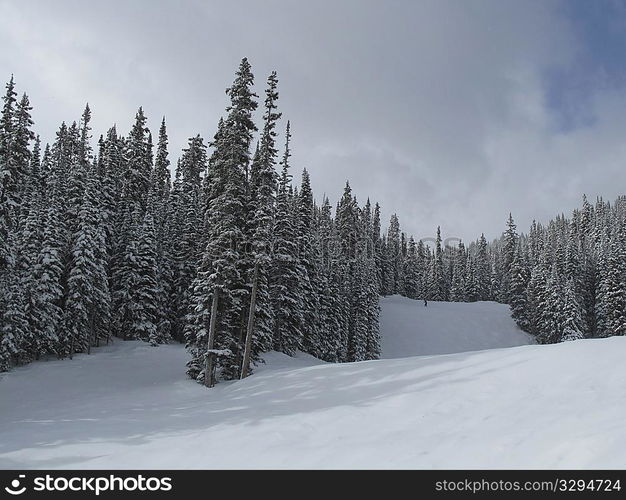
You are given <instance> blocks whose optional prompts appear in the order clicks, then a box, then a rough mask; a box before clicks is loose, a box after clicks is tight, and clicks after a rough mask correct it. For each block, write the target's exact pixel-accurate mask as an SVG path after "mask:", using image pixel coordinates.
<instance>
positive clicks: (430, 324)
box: [380, 295, 534, 359]
mask: <svg viewBox="0 0 626 500" xmlns="http://www.w3.org/2000/svg"><path fill="white" fill-rule="evenodd" d="M380 333H381V338H382V355H381V357H382V358H386V359H392V358H406V357H408V356H423V355H426V354H452V353H455V352H466V351H482V350H484V349H496V348H499V347H514V346H519V345H526V344H532V343H534V340H533V339H532V337H531V336H530V335H528V334H526V333H524V332H523V331H522V330H520V329H519V328H518V326H517V325H516V324H515V322H514V321H513V319H512V318H511V313H510V310H509V306H507V305H505V304H498V303H496V302H471V303H459V302H429V303H428V307H424V302H423V301H417V300H411V299H407V298H406V297H400V296H399V295H394V296H392V297H384V298H382V299H381V315H380Z"/></svg>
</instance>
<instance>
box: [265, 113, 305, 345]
mask: <svg viewBox="0 0 626 500" xmlns="http://www.w3.org/2000/svg"><path fill="white" fill-rule="evenodd" d="M290 139H291V130H290V124H289V122H287V131H286V135H285V152H284V154H283V157H282V160H281V167H282V169H281V175H280V179H279V183H278V193H277V197H276V216H275V222H274V262H273V266H272V270H271V278H270V294H271V297H272V308H273V310H274V335H273V343H274V349H275V350H277V351H280V352H284V353H285V354H289V355H293V354H295V352H296V351H297V350H301V349H303V348H304V331H303V322H304V317H303V304H302V297H301V294H300V286H301V284H302V275H301V272H300V270H301V269H300V265H299V262H298V246H297V233H296V231H297V226H296V223H297V218H296V217H295V215H296V214H295V213H294V211H293V210H292V207H293V200H292V196H293V195H292V194H291V174H290V173H289V168H290V165H289V158H290V156H291V149H290V144H289V143H290Z"/></svg>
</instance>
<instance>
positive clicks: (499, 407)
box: [0, 298, 626, 468]
mask: <svg viewBox="0 0 626 500" xmlns="http://www.w3.org/2000/svg"><path fill="white" fill-rule="evenodd" d="M388 302H392V303H396V302H397V301H396V299H393V298H392V299H390V300H389V301H388ZM388 302H384V304H383V310H384V314H385V315H386V314H388V312H389V311H388ZM415 305H417V306H419V307H423V306H422V305H421V304H420V303H411V304H410V306H411V307H414V306H415ZM459 306H461V307H466V306H465V305H450V306H449V307H450V308H451V309H455V308H456V307H459ZM430 307H431V304H429V308H430ZM478 307H481V308H483V307H487V306H483V305H478ZM435 309H436V308H433V309H429V310H430V311H434V310H435ZM418 314H420V315H422V314H424V312H423V311H422V310H420V312H419V313H418ZM472 321H474V320H472ZM476 321H477V320H476ZM385 322H386V320H385ZM436 324H438V323H436ZM468 325H470V320H468ZM441 335H445V334H443V333H442V334H441ZM625 358H626V338H623V337H619V338H611V339H602V340H584V341H576V342H570V343H565V344H559V345H551V346H537V345H527V346H521V347H512V348H502V349H492V350H487V351H480V352H465V353H457V354H450V355H436V356H421V357H412V358H403V359H384V360H380V361H370V362H364V363H351V364H341V365H337V364H325V363H321V362H319V361H317V360H315V359H313V358H311V357H308V356H304V355H302V356H299V357H297V358H295V359H291V358H287V357H286V356H283V355H281V354H276V353H271V354H270V355H268V363H267V365H266V366H263V367H261V368H260V369H258V370H257V372H256V374H255V375H254V376H252V377H250V378H248V379H246V380H244V381H241V382H235V383H221V384H219V385H218V386H217V387H216V388H214V389H211V390H208V389H205V388H204V387H202V386H200V385H198V384H195V383H194V382H191V381H189V380H188V379H186V378H185V375H184V364H185V362H186V360H187V355H186V353H185V351H184V349H183V348H182V347H181V346H162V347H158V348H151V347H149V346H148V345H146V344H143V343H139V342H121V341H119V342H116V343H115V344H114V345H113V346H109V347H104V348H101V349H99V350H98V352H97V354H95V355H92V356H86V355H84V356H78V357H76V358H75V359H74V360H73V361H48V362H40V363H34V364H32V365H30V366H26V367H23V368H19V369H16V370H14V371H12V372H10V373H8V374H4V375H2V378H1V380H0V467H2V468H37V467H38V468H214V467H215V468H218V467H219V468H242V467H243V468H246V467H254V468H275V467H281V468H310V467H312V468H503V467H505V468H578V467H583V468H621V467H623V466H624V464H625V463H626V432H625V431H624V420H625V417H626V391H624V387H626V367H625V365H624V359H625Z"/></svg>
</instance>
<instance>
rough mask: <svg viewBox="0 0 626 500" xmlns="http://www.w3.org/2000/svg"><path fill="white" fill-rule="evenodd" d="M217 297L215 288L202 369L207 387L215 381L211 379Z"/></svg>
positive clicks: (213, 359) (217, 291) (211, 385)
mask: <svg viewBox="0 0 626 500" xmlns="http://www.w3.org/2000/svg"><path fill="white" fill-rule="evenodd" d="M218 295H219V289H218V288H217V287H215V289H214V290H213V302H212V303H211V320H210V322H209V338H208V340H207V353H206V367H205V369H204V385H205V386H207V387H213V386H214V385H215V380H214V377H213V370H214V369H215V367H214V361H215V353H213V352H211V351H213V346H214V344H215V325H216V323H217V301H218V300H219V299H218Z"/></svg>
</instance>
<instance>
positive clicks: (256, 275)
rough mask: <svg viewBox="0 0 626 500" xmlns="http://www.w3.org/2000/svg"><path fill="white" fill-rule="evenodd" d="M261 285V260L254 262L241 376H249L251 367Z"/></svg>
mask: <svg viewBox="0 0 626 500" xmlns="http://www.w3.org/2000/svg"><path fill="white" fill-rule="evenodd" d="M258 287H259V261H258V260H257V261H256V262H255V263H254V277H253V278H252V296H251V297H250V313H249V315H248V331H247V332H246V344H245V348H244V351H243V365H242V367H241V378H242V379H244V378H246V377H247V376H248V371H249V369H250V355H251V351H252V331H253V329H254V314H255V312H256V311H255V310H256V294H257V289H258Z"/></svg>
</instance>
